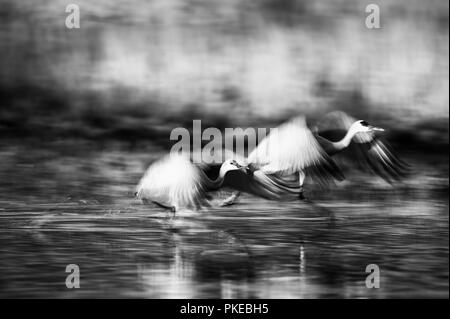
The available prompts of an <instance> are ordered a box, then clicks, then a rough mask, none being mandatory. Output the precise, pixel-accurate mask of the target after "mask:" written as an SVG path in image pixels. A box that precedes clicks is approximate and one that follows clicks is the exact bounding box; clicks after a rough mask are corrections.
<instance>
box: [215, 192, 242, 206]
mask: <svg viewBox="0 0 450 319" xmlns="http://www.w3.org/2000/svg"><path fill="white" fill-rule="evenodd" d="M240 195H241V192H239V191H236V192H233V193H232V194H231V195H230V196H228V197H227V198H225V199H224V200H223V201H222V203H220V206H230V205H233V204H234V202H235V201H236V200H237V199H238V198H239V196H240Z"/></svg>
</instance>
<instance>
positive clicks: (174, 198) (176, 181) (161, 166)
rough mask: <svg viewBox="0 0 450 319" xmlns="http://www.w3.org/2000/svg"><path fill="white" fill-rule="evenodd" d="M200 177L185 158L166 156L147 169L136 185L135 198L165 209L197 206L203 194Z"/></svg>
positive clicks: (198, 170) (194, 167)
mask: <svg viewBox="0 0 450 319" xmlns="http://www.w3.org/2000/svg"><path fill="white" fill-rule="evenodd" d="M201 174H202V173H201V171H200V168H199V167H197V166H196V165H194V164H192V163H191V161H190V160H189V158H187V157H184V156H182V155H178V154H171V155H167V156H165V157H163V158H161V159H159V160H157V161H156V162H154V163H152V164H151V165H150V167H149V168H148V169H147V171H146V172H145V174H144V176H143V177H142V178H141V180H140V182H139V184H138V186H137V189H136V192H137V194H136V197H137V198H140V199H144V200H148V201H152V202H156V203H158V204H160V205H162V206H166V207H174V206H175V207H177V208H178V207H183V208H186V207H187V208H190V207H198V206H200V205H201V204H202V203H203V202H202V201H203V199H204V192H205V189H204V184H203V180H202V175H201Z"/></svg>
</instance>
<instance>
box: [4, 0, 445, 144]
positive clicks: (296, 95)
mask: <svg viewBox="0 0 450 319" xmlns="http://www.w3.org/2000/svg"><path fill="white" fill-rule="evenodd" d="M372 2H373V1H359V0H342V1H331V0H329V1H326V0H319V1H317V0H316V1H312V0H311V1H309V0H304V1H300V0H259V1H250V0H244V1H238V0H230V1H220V0H213V1H212V0H164V1H162V0H158V1H156V0H152V1H144V0H128V1H114V2H110V1H105V0H101V1H100V0H97V1H87V0H79V1H77V2H76V4H78V5H79V7H80V12H81V28H80V29H67V28H66V27H65V19H66V16H67V15H68V14H67V13H66V12H65V8H66V5H67V4H69V3H70V2H67V1H62V0H53V1H45V0H22V1H14V0H0V43H1V50H0V134H1V137H2V138H7V139H11V138H16V137H37V138H40V139H42V140H48V139H51V140H58V139H66V138H68V139H70V138H82V139H92V140H104V139H113V140H127V141H136V140H152V141H155V142H158V141H159V142H160V143H161V144H162V145H164V144H166V143H169V133H170V131H171V130H172V129H173V128H175V127H177V126H184V127H187V128H190V127H191V125H192V119H202V120H203V125H204V127H207V126H215V127H219V128H224V127H236V126H268V127H270V126H272V125H274V124H277V123H279V122H281V121H282V120H284V119H286V118H288V117H289V116H292V115H295V114H301V113H303V114H306V115H308V116H310V117H311V118H313V119H314V118H318V117H320V115H322V114H325V113H326V112H328V111H333V110H337V109H340V110H344V111H347V112H349V113H351V114H352V115H354V116H356V117H359V118H364V119H367V120H369V121H372V122H375V123H376V124H377V125H380V126H385V127H386V128H387V129H388V130H389V132H390V134H391V136H390V137H391V138H392V139H393V140H394V142H397V143H400V142H402V141H405V142H408V143H410V144H413V143H415V144H416V145H417V147H419V148H431V149H436V148H437V149H439V146H441V145H447V144H448V114H449V113H448V103H449V89H448V87H449V73H448V72H449V48H448V43H449V32H448V31H449V29H448V21H449V19H448V17H449V12H448V8H449V4H448V1H446V0H433V1H418V0H384V1H379V2H374V3H378V4H379V5H380V9H381V29H378V30H370V29H367V28H366V27H365V25H364V21H365V18H366V13H365V10H364V9H365V7H366V5H367V4H369V3H372Z"/></svg>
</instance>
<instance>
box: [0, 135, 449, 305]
mask: <svg viewBox="0 0 450 319" xmlns="http://www.w3.org/2000/svg"><path fill="white" fill-rule="evenodd" d="M160 154H162V153H161V151H160V150H156V149H152V148H149V149H146V150H145V151H144V150H142V151H139V152H138V151H136V149H125V148H124V147H122V146H118V145H101V146H95V147H93V146H92V145H91V146H86V147H83V145H77V146H76V147H73V146H72V145H70V144H69V145H68V144H61V145H60V144H57V143H56V144H53V145H46V146H39V147H37V146H35V147H33V145H28V146H24V145H22V146H11V145H9V144H8V145H7V146H5V145H2V147H1V148H0V156H1V158H2V162H1V163H0V251H1V258H0V297H56V298H61V297H62V298H77V297H144V298H212V297H214V298H315V297H350V298H351V297H377V298H384V297H396V298H402V297H447V298H448V296H449V293H448V283H449V281H448V247H449V243H448V239H449V237H448V226H449V225H448V221H449V218H448V155H442V156H431V155H423V154H422V155H418V154H416V153H408V154H406V159H407V160H408V161H409V162H410V163H412V164H413V167H414V173H413V174H412V176H411V177H409V178H408V179H407V180H406V181H405V183H404V184H402V185H398V186H397V187H391V186H389V185H386V184H385V183H384V182H382V181H380V180H378V179H374V178H370V177H369V175H350V176H349V177H348V180H347V181H346V182H344V183H343V184H341V185H339V186H338V187H336V188H333V189H330V190H327V191H321V190H318V189H315V188H314V187H313V186H310V187H309V192H308V195H309V198H310V199H311V202H310V203H305V202H296V201H294V202H283V203H277V202H271V201H266V200H261V199H256V198H254V197H250V196H248V195H247V196H243V197H242V198H241V199H240V201H239V203H238V204H236V205H234V206H231V207H226V208H212V209H209V210H204V211H201V212H197V213H193V212H192V213H188V212H184V213H180V214H178V215H177V216H176V217H173V216H172V214H170V213H167V212H165V211H163V210H161V209H160V208H155V207H148V206H145V205H143V204H141V203H139V202H137V201H135V200H133V199H132V193H133V186H134V185H135V184H136V183H137V181H138V179H139V177H140V175H141V174H142V172H143V170H144V169H145V167H146V165H147V164H148V163H149V162H151V161H152V160H153V159H154V158H156V157H157V156H159V155H160ZM225 195H226V194H223V193H220V194H218V196H219V197H225ZM68 264H77V265H78V266H79V267H80V273H81V283H80V284H81V288H80V289H67V288H66V286H65V279H66V276H67V275H68V274H67V273H66V272H65V268H66V265H68ZM368 264H377V265H378V266H379V267H380V271H381V273H380V276H381V277H380V278H381V281H380V288H379V289H368V288H366V285H365V279H366V276H367V274H366V272H365V269H366V266H367V265H368Z"/></svg>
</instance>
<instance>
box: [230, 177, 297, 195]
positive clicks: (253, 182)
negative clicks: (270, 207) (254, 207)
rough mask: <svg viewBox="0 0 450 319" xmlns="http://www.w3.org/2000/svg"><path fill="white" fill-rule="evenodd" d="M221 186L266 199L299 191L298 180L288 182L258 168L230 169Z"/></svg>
mask: <svg viewBox="0 0 450 319" xmlns="http://www.w3.org/2000/svg"><path fill="white" fill-rule="evenodd" d="M223 186H224V187H230V188H233V189H235V190H238V191H241V192H245V193H249V194H253V195H256V196H260V197H263V198H267V199H280V198H281V197H283V196H285V195H286V194H288V193H292V194H298V193H299V192H300V187H299V184H298V181H297V182H295V183H289V182H288V181H285V180H284V179H281V178H279V177H277V176H276V175H268V174H266V173H264V172H262V171H260V170H257V171H254V172H253V171H250V170H247V172H243V171H240V170H236V171H230V172H228V173H227V174H226V175H225V180H224V184H223Z"/></svg>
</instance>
